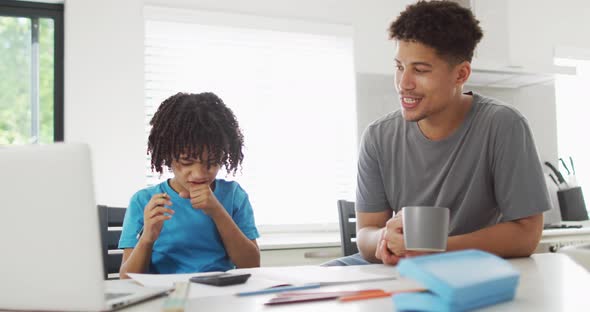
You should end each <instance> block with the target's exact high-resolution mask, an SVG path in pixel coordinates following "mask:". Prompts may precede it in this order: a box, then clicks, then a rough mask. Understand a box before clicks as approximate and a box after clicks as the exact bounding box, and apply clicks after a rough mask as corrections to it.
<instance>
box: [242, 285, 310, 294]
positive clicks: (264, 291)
mask: <svg viewBox="0 0 590 312" xmlns="http://www.w3.org/2000/svg"><path fill="white" fill-rule="evenodd" d="M320 286H321V285H320V283H312V284H305V285H300V286H281V287H273V288H265V289H261V290H254V291H244V292H239V293H237V294H236V296H240V297H243V296H253V295H266V294H273V293H278V292H283V291H290V290H302V289H312V288H319V287H320Z"/></svg>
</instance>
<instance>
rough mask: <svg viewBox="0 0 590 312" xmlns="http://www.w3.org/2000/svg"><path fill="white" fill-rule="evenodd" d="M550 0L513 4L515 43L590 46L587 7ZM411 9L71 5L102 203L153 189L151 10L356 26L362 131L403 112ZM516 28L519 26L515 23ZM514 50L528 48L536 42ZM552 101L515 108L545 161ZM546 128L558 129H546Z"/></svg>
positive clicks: (72, 123) (75, 89)
mask: <svg viewBox="0 0 590 312" xmlns="http://www.w3.org/2000/svg"><path fill="white" fill-rule="evenodd" d="M484 1H485V0H484ZM545 1H547V2H543V1H533V0H519V1H514V2H517V4H513V3H512V2H513V1H510V3H511V4H510V6H511V7H510V9H511V10H514V9H518V12H519V14H520V18H519V19H518V22H519V23H522V27H518V29H512V28H511V29H510V31H511V32H512V31H515V32H516V33H515V35H512V36H511V38H512V39H511V40H512V41H515V42H516V40H514V39H513V38H527V36H535V38H536V40H535V43H534V44H535V47H536V48H535V49H528V50H527V51H529V52H528V53H536V51H537V48H538V49H547V48H551V45H552V44H554V43H555V44H563V45H568V46H576V45H578V44H582V45H584V46H586V47H590V41H588V40H586V41H583V42H580V40H579V39H580V37H579V36H580V35H581V34H582V33H583V31H585V30H587V29H590V27H589V26H590V25H589V24H588V23H590V22H589V20H590V19H587V16H590V15H589V14H588V11H587V8H588V5H587V4H585V1H583V0H564V1H562V2H560V4H559V5H558V4H555V2H553V1H549V0H545ZM409 2H410V1H408V0H398V1H392V0H372V1H355V0H344V1H342V0H249V1H240V0H169V1H166V0H145V1H144V0H124V1H120V0H66V1H65V8H66V9H65V85H66V88H65V138H66V140H67V141H84V142H88V143H89V144H90V145H91V147H92V150H93V156H94V164H95V180H96V190H97V202H99V203H102V204H109V205H122V206H126V205H127V202H128V200H129V197H130V196H131V194H132V193H133V192H135V191H136V190H137V189H139V188H141V187H142V186H143V185H144V183H145V179H144V178H143V175H144V164H145V150H144V144H145V142H144V141H145V137H144V128H143V127H144V120H143V118H144V117H143V116H144V107H143V102H144V92H143V87H144V77H143V16H142V14H143V9H142V8H143V6H144V4H145V5H160V6H168V7H176V8H188V9H200V10H212V11H227V12H233V13H245V14H253V15H260V16H268V17H284V18H294V19H302V20H308V21H313V22H324V23H336V24H345V25H353V26H354V29H355V30H354V40H355V45H354V46H355V66H356V71H357V86H358V87H359V90H358V91H359V92H358V93H359V95H358V98H357V99H358V113H359V119H358V128H359V133H362V130H363V129H364V128H365V126H366V125H367V124H368V123H369V122H370V121H371V120H373V119H375V118H377V117H379V116H381V115H382V114H385V113H387V112H389V111H391V110H393V109H396V108H397V107H399V104H398V103H397V100H396V97H395V91H394V88H393V75H392V74H393V62H392V60H393V51H394V47H393V44H392V43H391V42H390V41H388V40H387V27H388V25H389V23H390V22H391V21H392V20H393V19H394V18H395V17H396V16H397V15H398V14H399V12H400V11H401V10H402V9H403V8H404V7H405V5H406V4H407V3H409ZM539 2H542V3H543V4H542V5H539V4H538V3H539ZM563 3H567V4H565V5H564V4H563ZM531 8H533V9H531ZM529 9H531V10H529ZM570 16H573V17H574V18H571V17H570ZM512 20H515V19H512ZM510 25H511V27H514V26H513V23H512V22H511V24H510ZM529 25H534V26H535V27H536V28H531V27H529ZM531 29H534V31H531ZM540 37H542V38H540ZM541 39H542V40H541ZM512 41H510V42H512ZM512 43H514V42H512ZM514 44H518V45H521V46H523V47H522V48H525V47H524V45H526V41H522V42H516V43H514ZM519 48H520V46H519ZM538 51H540V50H538ZM544 51H545V50H544ZM539 53H544V52H539ZM390 81H391V84H390ZM389 87H391V88H389ZM552 94H554V91H553V89H552V87H538V88H537V87H534V88H531V89H526V90H520V91H519V94H516V95H514V105H515V106H516V107H518V108H519V109H520V110H521V112H523V113H524V114H525V116H527V117H528V118H529V120H530V121H531V124H532V127H533V130H534V131H535V137H536V139H537V143H538V145H539V149H540V153H541V155H542V157H547V158H553V159H555V158H556V156H555V155H556V153H557V152H556V151H557V144H556V131H555V121H554V115H553V114H554V111H555V102H554V100H553V96H552ZM546 112H547V115H544V114H545V113H546ZM543 123H549V124H551V125H550V126H548V127H545V125H544V124H543Z"/></svg>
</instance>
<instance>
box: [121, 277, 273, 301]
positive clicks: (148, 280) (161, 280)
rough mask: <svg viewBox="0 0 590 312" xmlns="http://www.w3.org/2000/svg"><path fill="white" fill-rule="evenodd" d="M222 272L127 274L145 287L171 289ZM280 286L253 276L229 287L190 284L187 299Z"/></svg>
mask: <svg viewBox="0 0 590 312" xmlns="http://www.w3.org/2000/svg"><path fill="white" fill-rule="evenodd" d="M219 273H222V272H207V273H191V274H135V273H128V274H127V275H129V277H131V278H132V279H133V280H135V281H137V282H138V283H140V284H142V285H143V286H145V287H153V288H161V287H173V286H174V283H175V282H185V281H188V280H189V279H190V278H191V277H193V276H206V275H213V274H219ZM280 284H282V282H281V281H276V280H269V279H266V278H264V277H257V276H255V275H254V274H252V276H251V277H250V278H249V279H248V281H247V282H246V283H244V284H239V285H231V286H211V285H205V284H198V283H191V286H190V292H189V295H188V297H189V298H198V297H210V296H220V295H232V294H236V293H238V292H243V291H254V290H260V289H264V288H268V287H272V286H276V285H280Z"/></svg>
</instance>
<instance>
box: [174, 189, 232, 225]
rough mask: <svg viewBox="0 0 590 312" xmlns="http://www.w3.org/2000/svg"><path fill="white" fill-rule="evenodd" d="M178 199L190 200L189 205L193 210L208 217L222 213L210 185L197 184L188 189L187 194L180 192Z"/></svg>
mask: <svg viewBox="0 0 590 312" xmlns="http://www.w3.org/2000/svg"><path fill="white" fill-rule="evenodd" d="M179 195H180V197H183V198H187V199H190V201H191V205H192V206H193V208H195V209H201V210H203V212H204V213H206V214H207V215H209V216H210V217H212V218H213V217H215V216H216V215H217V214H218V213H219V212H222V211H223V210H224V209H223V206H222V205H221V203H220V202H219V201H218V200H217V197H215V194H213V190H211V185H210V184H206V183H204V184H197V185H195V186H193V187H191V188H190V189H189V192H184V191H183V192H181V193H180V194H179Z"/></svg>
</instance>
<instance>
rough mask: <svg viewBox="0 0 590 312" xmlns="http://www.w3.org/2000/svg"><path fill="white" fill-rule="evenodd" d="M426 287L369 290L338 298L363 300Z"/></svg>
mask: <svg viewBox="0 0 590 312" xmlns="http://www.w3.org/2000/svg"><path fill="white" fill-rule="evenodd" d="M424 291H426V289H424V288H414V289H404V290H396V291H382V290H381V291H375V292H369V293H364V294H357V295H351V296H343V297H340V298H338V300H339V301H341V302H348V301H357V300H365V299H373V298H383V297H389V296H393V295H395V294H400V293H408V292H424Z"/></svg>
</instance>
